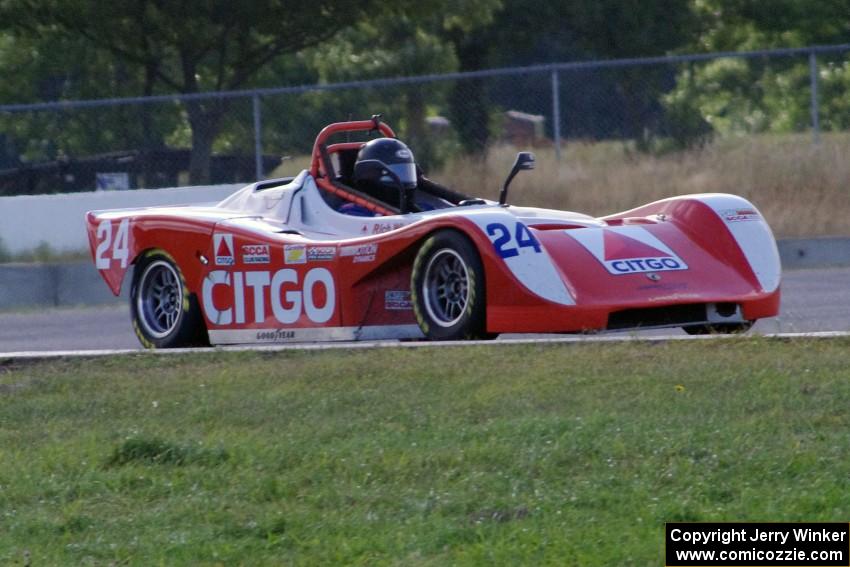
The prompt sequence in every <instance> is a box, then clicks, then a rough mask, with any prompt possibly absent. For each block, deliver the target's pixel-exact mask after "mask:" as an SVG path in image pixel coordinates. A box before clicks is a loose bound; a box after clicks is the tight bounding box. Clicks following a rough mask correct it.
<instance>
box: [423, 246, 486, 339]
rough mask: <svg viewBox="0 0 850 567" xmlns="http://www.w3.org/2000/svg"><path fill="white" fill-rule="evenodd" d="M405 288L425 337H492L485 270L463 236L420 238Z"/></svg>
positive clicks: (475, 252)
mask: <svg viewBox="0 0 850 567" xmlns="http://www.w3.org/2000/svg"><path fill="white" fill-rule="evenodd" d="M410 289H411V295H412V299H413V310H414V313H415V314H416V321H417V322H418V323H419V328H420V329H422V332H423V333H424V334H425V336H426V337H428V338H429V339H431V340H438V341H454V340H461V339H482V338H492V336H493V335H489V334H487V332H486V306H485V301H486V299H485V296H484V268H483V265H482V264H481V258H480V257H479V255H478V251H477V250H476V249H475V246H474V245H473V244H472V242H470V241H469V239H468V238H466V237H465V236H464V235H462V234H460V233H458V232H455V231H453V230H442V231H440V232H437V233H435V234H433V235H432V236H430V237H429V238H428V239H427V240H425V242H424V243H423V244H422V247H421V248H420V249H419V252H418V253H417V254H416V259H415V260H414V262H413V274H412V276H411V283H410Z"/></svg>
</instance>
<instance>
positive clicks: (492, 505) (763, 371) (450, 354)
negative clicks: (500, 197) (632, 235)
mask: <svg viewBox="0 0 850 567" xmlns="http://www.w3.org/2000/svg"><path fill="white" fill-rule="evenodd" d="M848 348H850V341H848V340H844V339H839V340H831V341H823V342H818V341H798V342H781V341H778V340H768V339H763V338H758V337H756V338H750V339H742V340H729V341H710V342H688V343H681V342H680V343H669V344H660V345H653V344H605V345H600V344H583V345H562V346H495V345H494V346H491V347H463V348H453V349H443V350H433V349H420V350H406V349H379V350H357V351H330V352H282V353H274V354H269V353H254V354H246V353H209V354H203V355H199V356H182V355H180V356H162V357H158V356H152V355H144V354H141V355H134V356H125V357H120V358H112V359H97V360H81V361H54V362H43V363H22V362H11V361H7V362H6V363H5V364H2V365H0V564H3V565H6V564H19V565H20V564H24V562H25V560H27V558H29V559H28V560H29V561H30V562H31V564H32V565H33V566H40V565H108V564H113V563H114V564H119V565H125V564H126V565H146V566H147V565H169V566H171V565H219V564H220V565H251V566H253V565H281V564H294V565H316V564H328V565H339V564H354V565H367V564H368V565H504V564H526V565H539V564H551V565H615V564H616V565H628V564H637V565H662V564H663V526H664V522H666V521H683V520H691V521H726V520H728V521H733V520H734V521H747V520H752V521H797V520H801V521H802V520H812V521H814V520H824V521H826V520H832V521H844V520H846V519H847V516H848V510H850V459H847V454H848V451H850V436H848V434H847V431H848V425H850V410H848V408H850V380H848V377H850V369H848V365H847V352H848Z"/></svg>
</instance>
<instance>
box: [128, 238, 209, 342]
mask: <svg viewBox="0 0 850 567" xmlns="http://www.w3.org/2000/svg"><path fill="white" fill-rule="evenodd" d="M130 312H131V315H132V317H133V329H134V330H135V331H136V336H137V337H138V339H139V342H141V343H142V345H143V346H144V347H145V348H174V347H188V346H204V345H208V344H209V338H208V337H207V331H206V326H205V325H204V322H203V319H202V317H201V311H200V309H199V308H198V302H197V299H196V298H195V296H194V295H192V294H191V293H190V292H189V288H188V287H186V281H185V280H184V279H183V274H182V273H181V272H180V268H179V267H178V266H177V263H176V262H175V261H174V259H173V258H171V256H169V255H168V254H167V253H165V252H163V251H160V250H152V251H150V252H147V253H146V254H145V256H144V257H143V258H142V260H141V261H139V263H138V264H137V265H136V268H135V270H134V272H133V286H132V288H131V290H130Z"/></svg>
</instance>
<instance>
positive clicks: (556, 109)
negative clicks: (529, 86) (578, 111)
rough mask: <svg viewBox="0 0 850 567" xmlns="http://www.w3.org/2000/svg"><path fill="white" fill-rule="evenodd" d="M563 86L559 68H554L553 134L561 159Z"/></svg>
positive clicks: (557, 156) (556, 152)
mask: <svg viewBox="0 0 850 567" xmlns="http://www.w3.org/2000/svg"><path fill="white" fill-rule="evenodd" d="M560 93H561V88H560V85H559V84H558V70H557V69H552V136H553V137H554V138H555V140H554V142H555V160H557V161H561V95H560Z"/></svg>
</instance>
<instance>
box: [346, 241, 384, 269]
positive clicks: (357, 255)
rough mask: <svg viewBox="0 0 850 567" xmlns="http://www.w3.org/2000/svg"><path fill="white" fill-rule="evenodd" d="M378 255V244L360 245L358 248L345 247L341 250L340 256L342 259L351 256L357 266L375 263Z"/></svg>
mask: <svg viewBox="0 0 850 567" xmlns="http://www.w3.org/2000/svg"><path fill="white" fill-rule="evenodd" d="M377 253H378V245H377V244H358V245H356V246H343V247H342V248H340V249H339V255H340V256H341V257H342V258H347V257H349V256H351V257H353V260H352V261H353V262H354V263H355V264H357V263H361V262H374V261H375V255H376V254H377Z"/></svg>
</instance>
